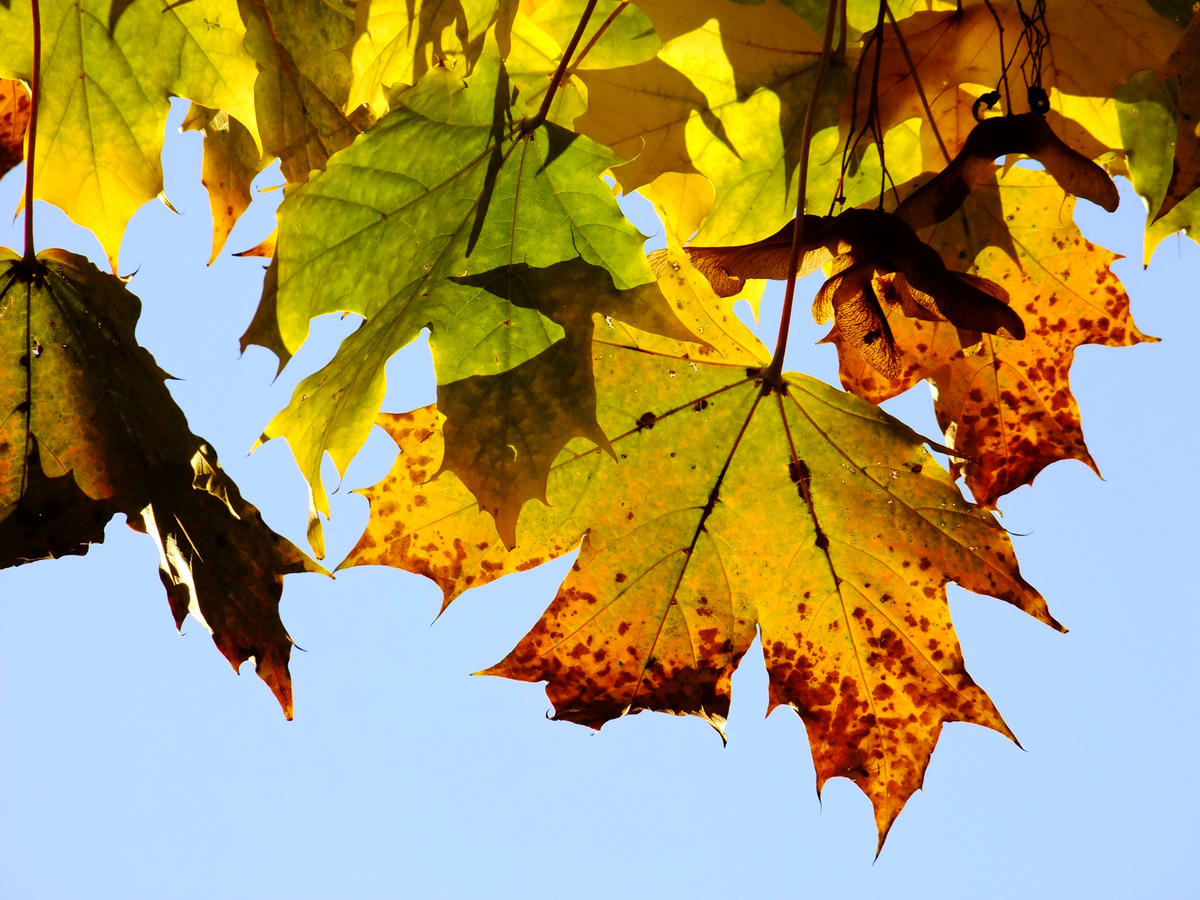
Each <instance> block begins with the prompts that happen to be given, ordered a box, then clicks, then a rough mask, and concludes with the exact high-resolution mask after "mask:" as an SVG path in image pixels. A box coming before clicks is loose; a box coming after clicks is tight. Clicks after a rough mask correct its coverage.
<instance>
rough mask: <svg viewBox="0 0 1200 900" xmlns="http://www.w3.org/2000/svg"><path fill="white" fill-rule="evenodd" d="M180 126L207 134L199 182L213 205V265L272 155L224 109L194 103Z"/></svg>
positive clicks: (211, 257) (183, 128)
mask: <svg viewBox="0 0 1200 900" xmlns="http://www.w3.org/2000/svg"><path fill="white" fill-rule="evenodd" d="M180 128H181V130H183V131H199V132H201V133H202V134H203V135H204V159H203V163H202V169H201V177H200V183H201V184H203V185H204V187H205V189H206V190H207V191H208V202H209V206H210V207H211V208H212V217H213V244H212V255H211V256H210V257H209V258H208V262H209V265H211V264H212V263H213V262H214V261H215V260H216V258H217V256H218V255H219V254H220V253H221V248H223V247H224V246H225V241H226V239H227V238H228V237H229V233H230V232H231V231H232V230H233V226H234V224H235V223H236V222H237V220H238V219H239V218H240V217H241V215H242V213H244V212H245V211H246V209H247V208H248V207H249V206H250V199H251V198H250V184H251V182H253V181H254V179H255V177H256V176H257V175H258V173H259V172H261V171H262V170H263V169H265V168H266V167H267V165H268V164H269V163H270V162H271V157H270V156H269V155H265V154H264V153H263V152H262V151H261V150H260V149H259V148H258V146H257V145H256V144H255V143H254V137H253V136H252V135H251V134H250V132H249V131H247V130H246V126H244V125H243V124H242V123H241V122H239V121H238V120H237V119H234V118H231V117H230V115H229V113H227V112H225V111H224V110H215V109H207V108H205V107H203V106H200V105H199V104H196V103H193V104H192V107H191V109H189V110H188V115H187V118H186V119H184V122H183V125H182V126H180Z"/></svg>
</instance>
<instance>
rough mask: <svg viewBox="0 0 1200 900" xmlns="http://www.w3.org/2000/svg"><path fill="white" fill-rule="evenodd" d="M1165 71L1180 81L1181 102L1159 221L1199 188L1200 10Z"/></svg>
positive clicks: (1165, 74) (1169, 59)
mask: <svg viewBox="0 0 1200 900" xmlns="http://www.w3.org/2000/svg"><path fill="white" fill-rule="evenodd" d="M1162 74H1163V76H1164V77H1168V78H1172V77H1173V78H1175V79H1176V81H1177V82H1178V85H1179V88H1178V90H1179V105H1178V108H1177V116H1178V118H1177V120H1176V123H1175V158H1174V160H1173V165H1172V167H1171V181H1170V183H1169V184H1168V185H1167V195H1166V196H1165V197H1164V198H1163V202H1162V206H1160V207H1159V209H1158V212H1157V213H1155V216H1154V218H1155V219H1156V220H1157V219H1161V218H1162V217H1163V216H1165V215H1167V214H1168V213H1170V212H1171V210H1172V209H1174V208H1175V207H1176V205H1178V203H1179V202H1180V201H1181V200H1183V198H1184V197H1187V196H1188V195H1189V194H1191V193H1192V192H1194V191H1196V190H1197V189H1198V188H1200V13H1197V14H1196V15H1195V16H1193V17H1192V24H1191V25H1189V26H1188V29H1187V31H1186V32H1184V35H1183V37H1182V38H1180V39H1179V46H1177V47H1176V48H1175V50H1174V52H1173V53H1172V54H1171V56H1170V57H1169V58H1168V59H1167V64H1166V65H1165V66H1164V67H1163V69H1162Z"/></svg>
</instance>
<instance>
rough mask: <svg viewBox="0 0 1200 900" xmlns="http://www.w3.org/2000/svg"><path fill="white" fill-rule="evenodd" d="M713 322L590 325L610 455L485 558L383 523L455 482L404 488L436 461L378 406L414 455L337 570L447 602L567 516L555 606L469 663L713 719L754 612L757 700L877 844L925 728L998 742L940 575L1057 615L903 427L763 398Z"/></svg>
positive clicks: (559, 480) (585, 712) (730, 339)
mask: <svg viewBox="0 0 1200 900" xmlns="http://www.w3.org/2000/svg"><path fill="white" fill-rule="evenodd" d="M672 262H673V265H672V272H673V274H672V275H668V277H667V278H666V279H664V290H665V291H667V293H668V296H669V297H671V298H672V299H676V298H679V297H682V296H683V295H682V294H681V293H677V292H675V287H676V286H678V287H682V288H684V289H686V290H692V291H695V290H696V289H697V288H698V287H699V286H700V282H699V281H698V279H697V278H696V277H694V273H688V274H684V275H681V276H679V280H678V282H677V284H676V285H674V286H673V285H672V281H673V280H674V279H675V276H676V275H677V274H678V273H686V271H687V268H688V264H687V262H686V257H684V256H682V254H680V255H678V256H676V257H675V258H674V259H673V260H672ZM676 266H677V267H678V268H675V267H676ZM723 324H724V334H721V333H720V331H721V330H722V329H718V328H713V327H710V328H709V329H708V330H706V333H705V339H706V340H710V342H711V343H710V345H709V346H710V348H711V349H710V350H709V351H708V352H704V351H703V350H702V349H698V348H697V347H696V345H694V344H679V343H677V342H673V341H669V340H667V339H665V338H658V337H653V336H649V335H645V334H642V333H639V332H636V331H634V330H632V329H629V328H626V327H624V326H617V327H616V328H614V329H613V330H612V331H608V332H604V333H603V335H602V336H601V337H599V338H597V340H596V353H595V361H596V378H597V384H598V388H599V395H600V396H601V398H605V399H602V400H601V405H600V410H601V415H600V421H601V423H602V425H603V427H604V428H605V431H606V432H607V433H609V434H610V435H614V436H613V437H612V446H613V449H614V451H616V453H617V458H616V459H612V458H610V457H608V456H607V455H605V454H602V453H598V452H597V451H596V450H593V449H588V448H586V447H583V446H580V445H578V444H575V445H571V446H569V447H568V450H567V452H565V453H564V454H563V455H562V456H560V458H559V460H558V462H557V463H556V465H555V467H554V469H553V471H552V474H551V479H550V490H549V491H548V497H549V501H550V505H549V506H548V507H540V506H536V505H535V506H527V507H526V509H525V510H524V511H523V514H522V517H521V521H520V524H519V526H518V543H517V549H516V550H515V551H512V553H511V554H510V555H509V556H508V558H506V559H504V560H503V562H502V564H501V565H495V564H493V563H492V560H491V559H489V555H490V554H494V553H496V552H497V551H496V550H495V541H494V533H493V540H491V541H488V540H486V539H484V540H478V541H474V543H473V544H472V543H468V541H469V540H474V538H475V537H476V536H477V534H478V532H477V531H475V530H473V529H471V528H470V527H469V529H468V530H467V531H466V533H465V535H464V537H465V538H466V540H464V539H463V538H459V539H457V540H456V541H454V542H453V543H450V544H440V545H439V544H436V543H434V542H433V541H430V542H429V543H428V544H425V545H418V541H419V540H425V539H426V538H427V537H429V536H431V535H432V534H436V533H437V530H438V529H439V528H444V526H440V525H437V524H431V525H429V526H427V527H426V530H425V531H424V532H423V533H420V534H416V533H408V534H406V533H405V531H406V530H407V529H406V528H405V526H404V525H403V524H402V523H403V522H404V521H405V515H406V514H405V513H404V512H401V511H400V507H401V506H407V507H409V508H412V507H416V508H417V516H418V521H421V520H423V521H426V522H428V521H430V520H429V518H428V516H429V515H430V514H428V513H424V510H425V509H426V508H427V507H429V506H430V505H431V504H432V503H436V504H437V506H438V508H439V510H440V511H442V512H443V514H444V513H445V512H446V511H447V507H451V506H453V505H455V504H456V503H457V505H458V506H459V508H460V509H462V508H463V507H465V506H469V503H468V502H466V501H468V498H469V496H470V495H469V492H467V491H466V489H465V488H463V487H462V486H461V485H456V484H455V483H454V482H453V481H450V482H449V483H446V484H443V483H442V482H443V481H444V480H446V479H449V476H448V475H446V474H443V475H441V476H439V477H438V478H436V479H434V480H433V481H432V482H431V483H419V482H420V476H419V475H418V474H417V473H418V471H422V472H429V471H433V470H434V468H435V467H436V466H437V459H436V458H435V456H434V452H435V451H436V440H435V434H436V424H435V419H434V414H433V411H432V410H426V411H422V412H418V413H416V414H411V415H410V416H409V417H407V418H405V417H401V418H399V419H396V420H393V421H394V424H395V425H397V426H401V427H399V428H397V429H396V433H397V434H398V435H399V437H400V440H401V442H402V443H403V444H404V446H405V447H406V448H407V447H410V446H411V447H413V448H414V449H415V450H416V451H417V453H418V454H419V456H415V457H414V458H411V459H410V458H408V456H409V454H408V453H404V454H402V457H401V460H400V461H399V462H398V464H397V467H396V469H395V470H393V473H392V474H391V476H389V479H388V480H387V481H385V485H387V486H388V488H390V490H383V489H382V486H381V487H377V488H376V489H375V491H374V492H373V496H372V510H373V513H372V515H373V517H379V518H378V519H373V521H372V523H371V525H370V526H369V529H368V534H369V535H370V539H369V540H368V538H367V537H364V539H363V541H362V542H360V545H359V547H358V548H356V550H355V551H354V553H353V554H352V556H351V558H350V559H349V560H347V563H346V564H344V565H358V564H363V563H365V562H367V561H376V560H379V561H391V560H394V561H396V562H400V563H401V564H402V565H404V566H405V567H406V568H410V569H412V570H416V571H422V570H423V569H424V571H426V572H427V573H429V574H430V575H431V576H433V577H434V578H435V579H438V580H439V582H440V583H442V584H443V589H444V590H446V589H447V587H448V586H449V590H448V591H447V593H448V594H449V592H450V591H452V590H454V589H455V586H457V585H463V584H478V583H481V582H482V581H485V580H488V579H489V578H490V577H493V575H494V573H495V571H496V570H498V569H501V568H504V569H508V570H512V569H517V568H521V567H522V566H525V565H527V564H532V563H533V561H534V560H538V561H540V560H541V559H543V558H545V557H546V556H548V555H553V554H554V553H556V552H561V548H563V547H564V546H566V547H569V546H572V545H573V544H574V542H575V541H576V540H578V539H579V537H580V536H581V535H582V534H584V533H585V532H586V537H584V538H583V545H582V548H581V550H580V556H579V559H578V561H577V562H576V564H575V566H574V567H573V569H572V571H571V574H570V575H569V576H568V577H567V580H566V581H565V582H564V584H563V586H562V587H561V588H560V589H559V592H558V596H557V597H556V598H555V600H554V602H553V604H552V605H551V606H550V608H549V609H548V610H547V612H546V613H545V614H544V615H543V617H542V619H541V620H540V621H539V622H538V623H537V624H536V625H535V626H534V627H533V629H532V630H531V631H530V632H529V634H528V635H526V637H525V638H523V639H522V640H521V642H520V643H519V644H518V645H517V647H516V648H515V649H514V650H513V651H512V653H510V654H509V655H508V656H507V657H506V658H505V659H504V660H503V661H502V662H500V663H499V664H497V665H496V666H493V667H491V668H490V669H487V670H485V672H484V674H493V675H503V676H505V677H509V678H516V679H519V680H524V681H546V682H548V685H547V694H548V696H549V697H550V699H551V701H552V702H553V704H554V707H555V711H556V718H560V719H566V720H569V721H574V722H579V723H581V724H585V725H589V726H591V727H593V728H599V727H600V726H601V725H603V724H604V722H606V721H608V720H610V719H612V718H615V717H617V716H621V715H625V714H629V713H633V712H637V711H639V710H643V709H653V710H660V711H664V712H671V713H676V714H694V715H699V716H701V717H703V718H705V719H706V720H708V721H709V722H711V723H712V724H713V725H714V726H715V727H717V728H718V729H720V728H722V726H723V723H724V721H725V717H726V715H727V713H728V707H729V696H730V686H731V677H732V674H733V670H734V669H735V668H736V666H737V664H738V662H739V661H740V660H741V658H742V656H743V655H744V654H745V652H746V651H747V650H748V649H749V647H750V645H751V643H752V642H753V640H754V638H755V636H756V634H757V630H756V626H757V628H758V629H761V632H762V645H763V648H764V653H765V656H766V662H767V671H768V675H769V678H770V708H772V709H773V708H775V707H777V706H781V705H785V706H791V707H793V708H794V709H796V710H797V711H798V712H799V713H800V715H801V717H802V718H803V720H804V723H805V727H806V729H807V730H808V733H809V740H810V743H811V745H812V750H813V757H814V762H815V764H816V769H817V786H818V790H820V788H821V787H823V785H824V783H825V782H826V781H827V780H828V779H829V778H832V777H836V776H845V777H848V778H850V779H852V780H853V781H855V783H856V784H858V785H859V786H860V787H861V788H862V789H863V791H864V792H865V793H866V794H867V796H868V797H869V798H870V799H871V801H872V804H873V805H874V807H875V815H876V823H877V826H878V829H879V833H880V842H881V843H882V840H883V838H884V837H885V836H886V834H887V831H888V829H889V828H890V826H891V824H892V822H893V821H894V819H895V817H896V816H897V815H898V814H899V812H900V810H901V808H902V807H903V805H904V803H905V801H906V800H907V798H908V797H909V796H910V795H911V794H912V793H913V791H915V790H916V789H917V788H919V787H920V784H921V780H922V776H923V773H924V770H925V767H926V766H927V764H928V761H929V756H930V753H931V752H932V750H933V746H934V744H935V743H936V741H937V737H938V735H939V733H940V731H941V727H942V725H943V723H944V722H947V721H968V722H975V723H976V724H981V725H985V726H987V727H991V728H994V729H996V730H997V731H999V732H1000V733H1002V734H1005V735H1008V736H1010V737H1011V732H1009V730H1008V728H1007V726H1005V724H1004V722H1003V720H1002V719H1001V718H1000V715H999V713H998V712H997V711H996V710H995V707H994V706H993V705H992V703H991V701H990V700H989V699H988V698H987V695H986V694H985V693H984V692H983V691H982V690H981V689H979V688H978V687H977V686H976V685H975V683H974V682H973V681H972V680H971V678H970V676H969V675H968V674H967V672H966V669H965V667H964V665H963V660H962V656H961V652H960V650H959V648H958V644H957V640H956V639H955V637H954V634H953V629H952V626H951V623H950V618H949V612H948V607H947V605H946V598H945V584H946V582H947V581H950V580H955V581H957V582H958V583H960V584H961V585H962V586H964V587H966V588H967V589H969V590H974V591H977V592H981V593H986V594H990V595H992V596H996V597H999V598H1001V599H1003V600H1005V601H1007V602H1009V603H1012V604H1014V605H1016V606H1017V607H1018V608H1021V609H1023V610H1025V611H1026V612H1028V613H1030V614H1031V615H1034V616H1036V617H1037V618H1039V619H1041V620H1042V621H1044V622H1046V623H1047V624H1050V625H1052V626H1055V627H1057V623H1056V622H1054V620H1053V618H1051V617H1050V615H1049V612H1048V611H1047V609H1046V606H1045V602H1044V601H1043V600H1042V598H1041V596H1040V595H1039V594H1038V593H1037V592H1036V591H1035V590H1034V589H1033V588H1032V587H1030V586H1029V585H1028V584H1027V583H1026V582H1025V581H1024V580H1023V579H1022V578H1021V576H1020V574H1019V571H1018V570H1017V567H1016V563H1015V560H1014V558H1013V556H1012V552H1011V548H1010V547H1009V544H1008V539H1007V536H1006V535H1005V533H1004V531H1003V530H1002V529H1000V528H999V527H998V525H997V524H996V522H995V521H994V519H993V518H992V517H991V516H990V515H989V514H988V513H986V512H984V511H983V510H982V509H980V508H979V507H975V506H973V505H971V504H969V503H967V502H966V501H965V500H963V499H962V497H961V495H959V494H958V492H957V490H956V489H955V488H954V486H953V483H952V481H951V480H950V477H949V475H948V474H947V473H946V472H945V471H944V470H942V469H941V468H940V467H939V466H938V465H937V463H936V462H935V461H934V460H933V458H932V457H931V456H930V455H929V454H928V452H927V451H926V450H925V449H924V448H923V447H922V439H921V438H920V437H919V436H918V435H916V434H914V433H913V432H912V431H911V430H910V429H908V428H907V427H906V426H904V425H902V424H901V423H899V422H897V421H895V420H894V419H891V418H890V417H889V416H887V415H886V414H884V413H883V412H881V411H880V410H878V409H876V408H875V407H872V406H870V405H869V404H865V403H863V402H861V401H859V400H857V399H856V398H854V397H851V396H849V395H846V394H843V393H841V392H839V391H836V390H833V389H832V388H829V387H826V386H825V385H822V384H820V383H819V382H816V381H814V380H813V379H810V378H807V377H805V376H803V375H795V374H792V375H788V376H786V378H785V384H784V387H783V388H782V389H781V390H779V391H768V390H764V388H763V384H762V381H761V380H760V378H759V373H760V371H761V365H762V358H763V355H764V352H765V351H764V350H763V348H761V347H760V348H756V349H751V348H750V347H745V346H744V345H745V344H750V343H752V342H753V338H750V337H749V336H748V335H744V334H743V335H739V334H738V331H739V328H738V326H737V325H736V324H730V323H728V321H726V322H725V323H723ZM741 331H742V332H744V329H741ZM739 347H740V348H741V349H740V350H739ZM717 348H722V349H721V350H718V349H717ZM431 495H432V496H431ZM422 498H423V499H424V503H422V502H421V499H422ZM462 515H464V516H465V515H466V513H465V510H464V513H463V514H462ZM380 519H382V521H380ZM480 524H481V521H480V519H479V518H476V519H475V520H474V521H473V522H470V523H469V526H474V527H475V528H478V526H479V525H480ZM417 528H418V529H419V528H420V525H418V526H417ZM397 532H399V533H397ZM380 537H385V538H386V540H387V542H388V543H387V546H386V547H384V546H382V545H383V542H382V541H381V540H380ZM389 557H390V559H389Z"/></svg>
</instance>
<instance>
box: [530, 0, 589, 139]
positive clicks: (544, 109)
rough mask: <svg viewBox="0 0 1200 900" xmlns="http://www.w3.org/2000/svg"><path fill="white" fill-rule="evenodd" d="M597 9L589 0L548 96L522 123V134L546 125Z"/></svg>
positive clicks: (555, 71)
mask: <svg viewBox="0 0 1200 900" xmlns="http://www.w3.org/2000/svg"><path fill="white" fill-rule="evenodd" d="M595 8H596V0H588V5H587V6H586V7H585V8H584V10H583V15H582V16H580V17H579V24H578V25H577V26H575V33H574V34H573V35H571V42H570V43H569V44H567V49H566V50H564V51H563V55H562V59H561V60H559V62H558V68H557V69H555V70H554V76H553V77H552V78H551V79H550V86H549V87H548V88H547V89H546V96H545V97H543V98H542V105H541V106H540V107H539V108H538V111H537V115H535V116H534V117H533V118H531V119H526V120H525V121H524V122H522V123H521V133H522V134H532V133H533V132H535V131H537V130H538V129H539V128H541V127H542V125H543V124H544V123H545V121H546V116H547V115H549V113H550V104H551V103H553V102H554V95H555V94H556V93H558V88H559V85H560V82H561V81H562V79H563V76H564V75H565V74H566V71H567V66H568V65H569V64H570V62H571V56H572V55H573V54H574V53H575V48H576V47H578V46H579V40H580V38H582V37H583V32H584V31H585V30H586V29H587V23H588V19H590V18H591V17H592V10H594V9H595Z"/></svg>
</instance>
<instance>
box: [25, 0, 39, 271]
mask: <svg viewBox="0 0 1200 900" xmlns="http://www.w3.org/2000/svg"><path fill="white" fill-rule="evenodd" d="M30 6H31V10H32V13H33V74H32V77H31V78H30V80H29V146H28V148H27V149H26V151H25V252H24V254H23V256H22V259H23V260H24V261H25V263H26V264H28V265H32V264H33V263H34V261H35V260H36V258H37V257H36V254H35V252H34V249H33V160H34V157H35V156H36V155H37V125H38V105H39V104H38V101H39V100H40V99H41V93H42V12H41V9H40V8H39V6H38V0H30Z"/></svg>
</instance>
